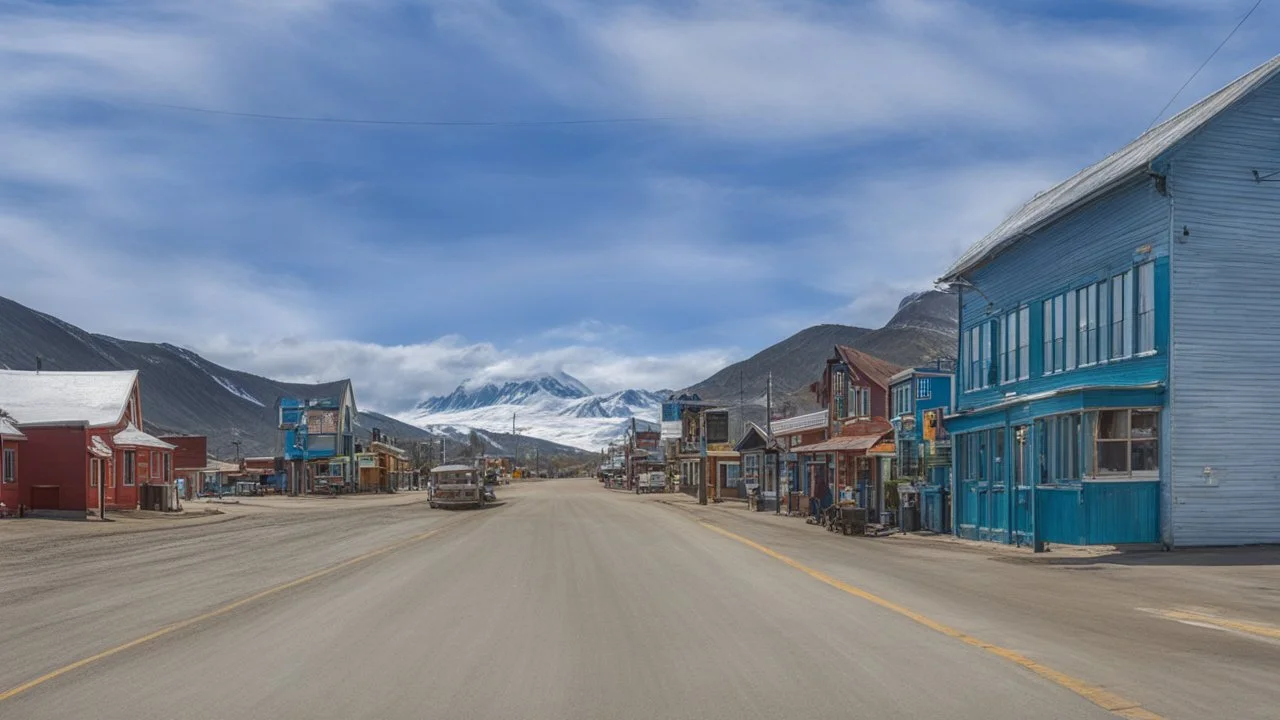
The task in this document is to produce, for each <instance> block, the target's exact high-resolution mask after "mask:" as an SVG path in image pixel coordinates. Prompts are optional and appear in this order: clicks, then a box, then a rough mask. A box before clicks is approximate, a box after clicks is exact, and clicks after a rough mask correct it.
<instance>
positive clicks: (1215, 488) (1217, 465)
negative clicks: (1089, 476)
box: [1165, 80, 1280, 545]
mask: <svg viewBox="0 0 1280 720" xmlns="http://www.w3.org/2000/svg"><path fill="white" fill-rule="evenodd" d="M1168 160H1169V165H1170V182H1169V190H1170V193H1171V195H1172V197H1173V204H1174V216H1173V236H1174V238H1175V242H1174V243H1173V244H1172V259H1171V263H1172V304H1173V307H1172V332H1173V337H1174V342H1173V350H1172V369H1171V373H1172V375H1171V377H1172V387H1171V393H1170V395H1171V396H1170V402H1171V404H1172V408H1173V413H1172V417H1171V418H1170V422H1169V425H1170V427H1169V434H1168V435H1166V437H1167V438H1168V440H1169V446H1168V448H1167V449H1168V454H1167V455H1166V456H1165V458H1166V463H1167V464H1169V465H1170V467H1171V470H1172V492H1171V495H1170V497H1169V499H1168V502H1169V503H1170V504H1171V511H1172V515H1171V518H1170V520H1171V528H1169V530H1170V532H1171V535H1172V541H1173V542H1174V543H1176V544H1179V545H1205V544H1213V545H1217V544H1236V543H1263V542H1265V543H1276V542H1280V442H1277V441H1276V437H1275V425H1276V417H1277V414H1280V383H1277V382H1276V380H1277V370H1280V182H1264V183H1258V182H1255V181H1254V178H1253V174H1252V172H1251V171H1252V170H1255V169H1256V170H1259V171H1260V172H1261V173H1262V174H1266V173H1274V172H1277V171H1280V81H1278V80H1272V81H1271V82H1269V83H1268V84H1267V85H1265V86H1263V87H1262V88H1260V89H1259V90H1258V91H1256V92H1255V93H1254V94H1253V95H1251V96H1250V97H1248V98H1246V99H1245V100H1244V101H1242V102H1241V103H1239V104H1238V105H1236V106H1235V107H1233V108H1231V109H1229V110H1227V111H1226V112H1224V113H1223V114H1222V115H1220V116H1219V117H1218V118H1216V119H1215V120H1214V121H1212V122H1211V123H1210V124H1209V125H1208V126H1207V127H1206V128H1204V129H1203V130H1202V131H1201V132H1200V133H1199V134H1198V135H1197V136H1195V137H1194V138H1192V139H1191V140H1190V141H1189V142H1187V143H1186V144H1185V145H1184V146H1183V147H1182V148H1179V149H1176V150H1175V151H1174V152H1173V153H1171V155H1170V157H1169V158H1168ZM1274 179H1276V180H1280V176H1277V177H1276V178H1274ZM1184 227H1185V228H1186V234H1184V233H1183V228H1184ZM1206 468H1211V470H1210V471H1209V472H1208V474H1206Z"/></svg>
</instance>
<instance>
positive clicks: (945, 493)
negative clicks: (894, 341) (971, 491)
mask: <svg viewBox="0 0 1280 720" xmlns="http://www.w3.org/2000/svg"><path fill="white" fill-rule="evenodd" d="M952 368H953V363H952V361H950V360H945V361H944V360H939V361H937V362H935V363H934V364H933V365H929V366H922V367H917V368H908V369H906V370H903V371H901V372H899V373H897V374H896V375H894V376H893V377H892V378H890V379H889V420H890V422H891V423H892V424H893V444H894V455H895V463H894V476H895V478H897V479H901V480H906V481H909V482H911V483H913V484H916V485H919V486H920V497H921V524H922V527H923V528H924V529H926V530H932V531H934V532H950V531H951V504H950V499H951V442H950V440H949V439H948V438H947V434H946V430H945V429H944V428H943V418H944V417H945V416H946V415H948V414H949V413H950V412H951V402H952V401H951V384H952V377H953V375H952Z"/></svg>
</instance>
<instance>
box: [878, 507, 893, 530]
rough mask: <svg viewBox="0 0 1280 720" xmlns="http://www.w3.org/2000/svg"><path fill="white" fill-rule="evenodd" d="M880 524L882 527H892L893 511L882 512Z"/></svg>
mask: <svg viewBox="0 0 1280 720" xmlns="http://www.w3.org/2000/svg"><path fill="white" fill-rule="evenodd" d="M880 524H881V525H884V526H886V527H892V526H893V511H892V510H886V511H884V512H882V513H880Z"/></svg>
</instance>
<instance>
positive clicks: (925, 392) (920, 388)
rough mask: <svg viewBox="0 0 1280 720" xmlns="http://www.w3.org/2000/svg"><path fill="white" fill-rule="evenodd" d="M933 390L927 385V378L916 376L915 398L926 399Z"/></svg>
mask: <svg viewBox="0 0 1280 720" xmlns="http://www.w3.org/2000/svg"><path fill="white" fill-rule="evenodd" d="M932 393H933V390H932V389H931V388H930V387H929V378H927V377H922V378H916V399H917V400H928V399H929V398H930V397H931V396H932Z"/></svg>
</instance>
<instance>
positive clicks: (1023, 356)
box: [1000, 307, 1031, 383]
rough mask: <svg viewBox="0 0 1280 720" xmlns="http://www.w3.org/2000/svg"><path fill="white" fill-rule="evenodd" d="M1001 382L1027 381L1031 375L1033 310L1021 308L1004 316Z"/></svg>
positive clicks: (1001, 337) (1001, 346) (1001, 340)
mask: <svg viewBox="0 0 1280 720" xmlns="http://www.w3.org/2000/svg"><path fill="white" fill-rule="evenodd" d="M1000 357H1001V364H1002V366H1003V367H1001V368H1000V382H1002V383H1007V382H1013V381H1014V380H1025V379H1027V378H1028V377H1030V375H1031V369H1030V367H1029V364H1030V362H1031V308H1026V307H1024V308H1020V309H1018V310H1014V311H1013V312H1010V313H1007V314H1006V315H1005V316H1004V328H1003V329H1002V331H1001V333H1000Z"/></svg>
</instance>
